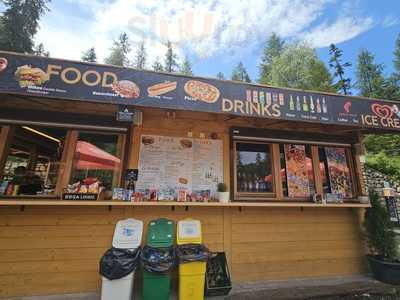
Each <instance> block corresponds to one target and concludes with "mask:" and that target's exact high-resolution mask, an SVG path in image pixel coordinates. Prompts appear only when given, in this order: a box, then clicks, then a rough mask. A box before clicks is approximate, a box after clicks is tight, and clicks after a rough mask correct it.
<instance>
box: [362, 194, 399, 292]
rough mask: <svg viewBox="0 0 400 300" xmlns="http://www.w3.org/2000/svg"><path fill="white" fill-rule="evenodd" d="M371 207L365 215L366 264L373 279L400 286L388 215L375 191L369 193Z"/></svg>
mask: <svg viewBox="0 0 400 300" xmlns="http://www.w3.org/2000/svg"><path fill="white" fill-rule="evenodd" d="M369 197H370V200H371V207H370V208H368V209H367V211H366V213H365V223H364V227H365V236H366V239H367V243H368V247H369V255H368V262H369V265H370V268H371V271H372V274H373V275H374V278H375V279H377V280H379V281H382V282H385V283H389V284H400V262H399V261H398V260H396V247H397V245H396V241H395V233H394V232H393V224H392V222H391V221H390V217H389V213H388V211H387V210H386V208H385V207H384V206H383V205H382V203H381V202H380V199H379V195H378V193H377V192H376V191H372V192H371V193H370V196H369Z"/></svg>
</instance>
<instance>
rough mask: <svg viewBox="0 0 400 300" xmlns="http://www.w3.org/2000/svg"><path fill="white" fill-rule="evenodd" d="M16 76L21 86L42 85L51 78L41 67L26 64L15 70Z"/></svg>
mask: <svg viewBox="0 0 400 300" xmlns="http://www.w3.org/2000/svg"><path fill="white" fill-rule="evenodd" d="M15 78H16V80H17V81H18V83H19V86H20V87H21V88H25V87H28V86H40V85H42V84H43V83H45V82H46V81H48V80H49V75H47V73H46V72H44V71H43V70H42V69H40V68H32V66H28V65H24V66H21V67H18V68H17V70H16V71H15Z"/></svg>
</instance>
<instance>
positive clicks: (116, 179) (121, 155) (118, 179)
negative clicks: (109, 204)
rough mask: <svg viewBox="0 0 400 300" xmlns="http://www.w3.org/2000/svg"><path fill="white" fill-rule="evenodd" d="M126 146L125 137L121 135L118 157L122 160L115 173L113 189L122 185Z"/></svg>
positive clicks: (119, 136) (118, 143) (119, 137)
mask: <svg viewBox="0 0 400 300" xmlns="http://www.w3.org/2000/svg"><path fill="white" fill-rule="evenodd" d="M125 144H126V138H125V135H124V134H119V135H118V141H117V157H118V158H119V159H120V164H119V169H118V170H115V171H114V175H113V181H112V187H116V186H118V185H120V184H121V177H122V172H123V160H124V149H125Z"/></svg>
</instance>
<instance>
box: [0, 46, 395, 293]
mask: <svg viewBox="0 0 400 300" xmlns="http://www.w3.org/2000/svg"><path fill="white" fill-rule="evenodd" d="M0 61H1V64H0V93H1V94H0V126H1V131H0V176H1V177H0V179H2V183H1V184H2V189H0V194H2V195H1V196H0V298H1V297H14V296H27V295H47V294H62V293H78V292H96V291H99V287H100V277H99V275H98V262H99V259H100V257H101V255H102V254H103V253H104V251H105V250H106V249H108V248H109V247H110V245H111V239H112V234H113V230H114V225H115V223H116V222H117V221H118V220H120V219H124V218H128V217H134V218H136V219H140V220H143V221H144V223H145V224H146V223H147V222H148V221H149V220H151V219H154V218H157V217H167V218H172V219H175V220H180V219H183V218H186V217H192V218H196V219H199V220H201V222H202V224H203V230H204V242H205V244H206V245H207V246H208V247H209V248H210V249H211V250H212V251H225V252H226V254H227V257H228V261H229V266H230V270H231V273H232V274H231V275H232V279H233V281H234V282H250V281H266V280H277V279H290V278H306V277H321V276H339V275H350V274H361V273H365V272H367V270H366V264H365V259H364V256H365V250H364V245H363V243H362V240H361V233H360V221H361V217H362V214H363V211H364V208H366V207H368V206H369V204H368V203H365V197H361V196H365V194H366V191H365V187H364V184H363V182H362V176H361V173H362V153H363V151H362V146H361V138H362V134H363V133H366V132H384V131H393V130H399V129H400V120H399V118H398V116H397V113H398V111H399V110H398V107H397V106H396V104H395V103H394V102H390V101H381V100H375V99H361V98H356V97H347V96H346V97H344V96H341V95H334V94H327V93H317V92H309V91H301V90H290V89H282V88H275V87H268V86H261V85H252V84H244V83H238V82H230V81H218V80H214V79H206V78H194V77H185V76H181V75H178V74H166V73H155V72H150V71H138V70H133V69H125V68H118V67H112V66H103V65H95V64H86V63H79V62H71V61H65V60H57V59H49V58H43V57H33V56H24V55H18V54H14V53H5V52H0ZM130 112H133V114H134V117H133V118H131V117H132V115H130V114H129V113H130ZM117 115H119V118H118V120H117V118H116V116H117ZM121 118H122V119H121ZM124 118H125V119H124ZM121 120H124V121H121ZM135 169H138V178H137V181H136V186H135V193H133V194H130V195H129V199H128V200H129V201H115V200H114V201H113V200H112V198H113V197H114V198H115V195H113V192H114V194H115V193H116V191H117V190H116V188H122V187H126V185H125V180H126V173H127V170H135ZM94 178H97V179H98V180H97V181H96V180H95V179H94ZM78 182H79V184H78ZM219 182H224V183H226V184H227V186H228V187H229V191H230V200H231V201H230V202H229V203H219V202H218V200H216V198H217V191H216V185H217V183H219ZM74 184H75V185H74ZM100 186H101V188H100ZM66 189H69V191H70V192H71V190H72V191H73V192H75V193H84V192H85V193H88V192H90V191H92V192H93V191H94V192H100V189H101V195H102V196H101V197H97V198H96V199H95V200H93V201H89V200H87V201H82V200H63V199H62V195H63V193H66ZM182 195H184V196H182ZM178 200H180V201H178ZM361 200H363V201H361ZM144 232H146V229H145V230H144Z"/></svg>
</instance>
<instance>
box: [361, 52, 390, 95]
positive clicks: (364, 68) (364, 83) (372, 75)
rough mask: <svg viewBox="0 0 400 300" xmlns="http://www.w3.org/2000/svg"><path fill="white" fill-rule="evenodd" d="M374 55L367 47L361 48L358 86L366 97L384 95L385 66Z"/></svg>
mask: <svg viewBox="0 0 400 300" xmlns="http://www.w3.org/2000/svg"><path fill="white" fill-rule="evenodd" d="M374 59H375V57H374V55H373V54H372V53H371V52H369V51H368V50H366V49H363V50H361V52H360V53H359V54H358V59H357V71H356V77H357V88H358V89H359V91H360V95H361V96H364V97H376V98H379V97H383V96H384V90H385V89H384V84H385V79H384V77H383V74H382V73H383V66H382V65H381V64H376V63H375V62H374Z"/></svg>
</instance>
